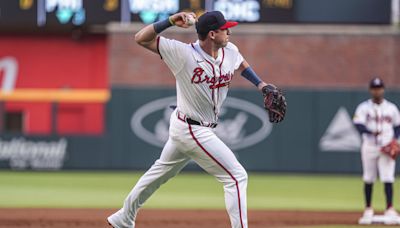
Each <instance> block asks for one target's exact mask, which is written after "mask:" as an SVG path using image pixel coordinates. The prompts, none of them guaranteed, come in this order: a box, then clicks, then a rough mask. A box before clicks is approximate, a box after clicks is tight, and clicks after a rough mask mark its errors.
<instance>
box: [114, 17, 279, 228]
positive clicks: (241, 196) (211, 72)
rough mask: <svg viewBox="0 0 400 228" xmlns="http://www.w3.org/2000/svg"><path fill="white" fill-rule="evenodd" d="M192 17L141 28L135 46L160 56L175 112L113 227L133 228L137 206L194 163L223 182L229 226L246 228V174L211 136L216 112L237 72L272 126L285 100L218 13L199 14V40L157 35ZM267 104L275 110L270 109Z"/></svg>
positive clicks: (227, 151) (215, 123)
mask: <svg viewBox="0 0 400 228" xmlns="http://www.w3.org/2000/svg"><path fill="white" fill-rule="evenodd" d="M194 17H195V15H194V14H193V13H178V14H174V15H172V16H170V17H169V18H168V19H167V20H164V21H160V22H157V23H155V24H152V25H148V26H146V27H145V28H143V29H142V30H140V31H139V32H138V33H137V34H136V36H135V40H136V42H137V43H138V44H140V45H142V46H143V47H145V48H147V49H149V50H150V51H152V52H154V53H158V54H159V55H160V57H161V58H162V59H163V60H164V62H165V63H166V64H167V66H168V67H169V69H170V70H171V71H172V73H173V75H174V76H175V79H176V89H177V108H176V109H175V110H174V112H173V113H172V115H171V119H170V129H169V139H168V141H167V143H166V145H165V146H164V149H163V151H162V153H161V156H160V158H159V159H158V160H157V161H156V162H155V164H154V165H153V166H152V167H151V168H150V169H149V170H148V171H147V172H146V173H145V174H144V175H143V176H142V177H141V178H140V180H139V181H138V183H137V184H136V186H135V187H134V188H133V189H132V191H131V192H130V193H129V195H128V197H127V198H126V200H125V203H124V206H123V208H122V209H120V210H119V211H117V212H116V213H114V214H113V215H111V216H110V217H108V222H109V223H110V224H111V225H112V226H113V227H118V228H121V227H124V228H125V227H134V226H135V219H136V215H137V212H138V210H139V208H140V207H141V206H142V205H143V203H144V202H145V201H146V200H147V199H148V198H149V197H150V196H151V195H152V194H153V193H154V192H155V191H156V190H157V188H158V187H159V186H160V185H161V184H163V183H165V182H166V181H168V180H169V179H170V178H171V177H173V176H175V175H176V174H177V173H178V172H179V171H180V170H181V169H182V168H183V167H184V166H185V165H186V164H187V163H188V162H189V160H190V159H193V160H194V161H195V162H196V163H197V164H198V165H199V166H200V167H202V168H203V169H204V170H206V171H207V172H208V173H210V174H212V175H214V176H215V177H216V178H217V180H218V181H220V182H222V183H223V185H224V191H225V204H226V209H227V211H228V214H229V217H230V221H231V224H232V227H235V228H239V227H240V228H245V227H247V200H246V189H247V173H246V171H245V169H244V168H243V166H242V165H241V164H240V163H239V162H238V160H237V159H236V157H235V156H234V154H233V153H232V151H231V150H230V149H229V148H228V147H227V146H226V145H225V144H224V143H223V142H222V141H221V140H220V139H219V138H218V137H217V136H216V135H215V133H214V131H213V128H215V127H216V126H217V122H218V114H219V111H220V109H221V105H222V103H223V102H224V100H225V98H226V96H227V92H228V88H229V84H230V82H231V80H232V77H233V74H234V71H235V70H238V69H239V70H240V71H241V74H242V76H243V77H245V78H247V79H248V80H249V81H250V82H252V83H253V84H254V85H255V86H257V87H258V89H259V90H261V91H262V92H263V95H264V97H265V99H264V103H265V107H266V108H267V109H268V110H269V118H270V121H271V122H280V121H282V120H283V118H284V114H285V109H286V102H285V99H284V97H283V95H282V94H281V92H280V91H279V90H277V88H276V87H275V86H273V85H267V84H266V83H265V82H263V81H261V79H260V78H259V77H258V76H257V75H256V74H255V72H254V71H253V70H252V68H251V67H250V66H249V64H248V63H247V62H246V60H244V58H243V57H242V55H241V54H240V53H239V51H238V49H237V47H236V46H235V45H233V44H232V43H230V42H229V36H230V34H231V31H230V29H229V28H230V27H233V26H236V25H237V22H232V21H226V20H225V18H224V16H223V15H222V13H221V12H218V11H213V12H207V13H205V14H203V15H202V16H201V17H200V18H199V19H198V22H197V23H196V30H197V34H198V38H199V41H197V42H196V43H191V44H186V43H182V42H180V41H177V40H171V39H167V38H164V37H160V36H158V34H159V33H160V32H162V31H163V30H165V29H167V28H168V27H170V26H172V25H176V26H179V27H182V28H188V27H189V23H188V22H190V21H191V20H193V18H194ZM271 104H272V106H274V107H275V108H276V109H271Z"/></svg>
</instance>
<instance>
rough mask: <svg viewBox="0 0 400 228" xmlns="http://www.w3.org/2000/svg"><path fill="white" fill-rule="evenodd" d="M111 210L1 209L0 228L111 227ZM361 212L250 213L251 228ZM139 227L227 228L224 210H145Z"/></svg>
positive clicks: (337, 220) (351, 218) (281, 227)
mask: <svg viewBox="0 0 400 228" xmlns="http://www.w3.org/2000/svg"><path fill="white" fill-rule="evenodd" d="M113 211H114V210H110V209H0V227H2V228H3V227H4V228H5V227H7V228H15V227H19V228H21V227H29V228H38V227H43V228H49V227H57V228H66V227H78V228H84V227H85V228H95V227H96V228H99V227H109V226H108V225H107V223H106V220H105V218H106V217H107V216H108V215H109V214H111V213H112V212H113ZM359 215H360V213H354V212H350V213H349V212H310V211H307V212H306V211H265V210H251V211H249V221H250V223H249V226H250V227H252V228H261V227H262V228H265V227H272V228H290V227H296V226H304V225H327V224H355V223H356V221H357V218H358V216H359ZM136 227H138V228H141V227H146V228H161V227H162V228H208V227H210V228H227V227H229V220H228V215H227V214H226V212H225V211H223V210H166V209H165V210H155V209H143V210H141V211H140V213H139V216H138V221H137V226H136Z"/></svg>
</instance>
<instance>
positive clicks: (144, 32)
mask: <svg viewBox="0 0 400 228" xmlns="http://www.w3.org/2000/svg"><path fill="white" fill-rule="evenodd" d="M189 14H191V15H192V16H193V17H194V18H196V15H195V14H194V13H185V12H181V13H177V14H174V15H172V16H170V17H169V18H168V19H165V20H163V21H159V22H156V23H153V24H151V25H147V26H146V27H144V28H143V29H141V30H140V31H139V32H137V33H136V35H135V41H136V43H138V44H139V45H141V46H143V47H145V48H147V49H149V50H150V51H152V52H154V53H157V52H158V50H157V39H156V38H157V35H158V34H159V33H161V32H162V31H164V30H165V29H167V28H169V27H171V26H173V25H176V26H178V27H181V28H188V27H190V25H188V24H187V23H186V21H187V17H188V15H189Z"/></svg>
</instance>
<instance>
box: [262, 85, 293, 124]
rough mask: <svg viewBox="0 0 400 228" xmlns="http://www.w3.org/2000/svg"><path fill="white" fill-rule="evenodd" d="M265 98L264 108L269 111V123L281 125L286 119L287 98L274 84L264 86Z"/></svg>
mask: <svg viewBox="0 0 400 228" xmlns="http://www.w3.org/2000/svg"><path fill="white" fill-rule="evenodd" d="M261 90H262V93H263V96H264V108H265V109H266V110H267V111H268V114H269V121H270V122H271V123H279V122H281V121H282V120H283V119H284V118H285V114H286V106H287V104H286V98H285V96H283V93H282V91H281V90H279V89H278V88H277V87H276V86H274V85H272V84H268V85H266V86H264V87H263V88H262V89H261Z"/></svg>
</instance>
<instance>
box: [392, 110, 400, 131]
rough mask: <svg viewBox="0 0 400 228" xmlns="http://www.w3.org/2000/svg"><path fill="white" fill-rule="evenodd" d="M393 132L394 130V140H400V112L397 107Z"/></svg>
mask: <svg viewBox="0 0 400 228" xmlns="http://www.w3.org/2000/svg"><path fill="white" fill-rule="evenodd" d="M393 130H394V138H395V139H399V138H400V112H399V109H398V108H397V107H395V114H394V118H393Z"/></svg>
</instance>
